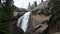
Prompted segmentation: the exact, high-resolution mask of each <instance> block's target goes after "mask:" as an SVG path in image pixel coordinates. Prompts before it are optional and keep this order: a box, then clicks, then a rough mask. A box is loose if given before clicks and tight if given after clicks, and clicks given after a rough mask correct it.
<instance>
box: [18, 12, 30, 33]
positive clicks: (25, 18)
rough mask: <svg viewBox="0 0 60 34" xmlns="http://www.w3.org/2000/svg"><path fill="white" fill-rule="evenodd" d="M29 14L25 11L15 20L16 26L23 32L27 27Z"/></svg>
mask: <svg viewBox="0 0 60 34" xmlns="http://www.w3.org/2000/svg"><path fill="white" fill-rule="evenodd" d="M29 15H30V12H26V13H25V14H24V15H23V16H21V17H20V18H19V19H18V21H17V26H18V27H20V28H22V29H23V30H24V32H26V30H27V27H28V20H29Z"/></svg>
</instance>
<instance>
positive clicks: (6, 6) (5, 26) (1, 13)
mask: <svg viewBox="0 0 60 34" xmlns="http://www.w3.org/2000/svg"><path fill="white" fill-rule="evenodd" d="M1 1H3V3H0V31H2V32H5V33H6V34H10V21H11V19H12V17H13V15H12V12H13V11H12V8H11V5H12V1H13V0H5V2H4V0H0V2H1Z"/></svg>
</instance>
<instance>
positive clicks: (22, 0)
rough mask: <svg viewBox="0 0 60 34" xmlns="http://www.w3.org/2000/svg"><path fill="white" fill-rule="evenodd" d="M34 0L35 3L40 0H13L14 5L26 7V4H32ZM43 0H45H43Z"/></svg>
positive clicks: (38, 2)
mask: <svg viewBox="0 0 60 34" xmlns="http://www.w3.org/2000/svg"><path fill="white" fill-rule="evenodd" d="M34 1H37V4H40V3H41V0H14V5H15V6H17V7H18V8H26V9H27V8H28V4H29V2H30V4H33V2H34ZM44 1H45V0H44Z"/></svg>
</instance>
